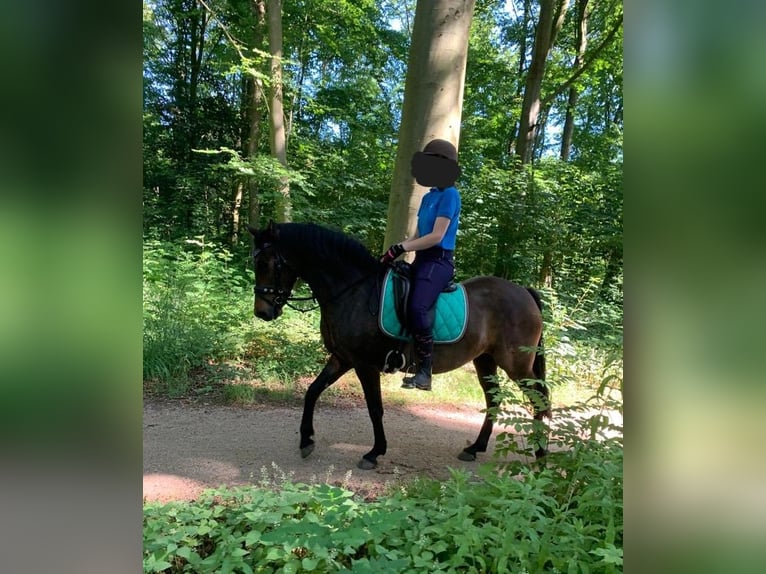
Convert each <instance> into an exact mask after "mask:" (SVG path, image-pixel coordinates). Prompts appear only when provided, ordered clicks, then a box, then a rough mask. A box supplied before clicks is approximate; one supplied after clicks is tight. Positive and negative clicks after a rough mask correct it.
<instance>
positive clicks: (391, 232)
mask: <svg viewBox="0 0 766 574" xmlns="http://www.w3.org/2000/svg"><path fill="white" fill-rule="evenodd" d="M474 5H475V0H434V1H428V0H418V3H417V7H416V9H415V22H414V24H413V31H412V44H411V46H410V54H409V58H408V63H407V77H406V80H405V88H404V103H403V105H402V123H401V126H400V127H399V145H398V149H397V154H396V162H395V164H394V174H393V177H392V180H391V194H390V197H389V204H388V225H387V227H386V235H385V240H384V245H383V247H382V249H385V248H386V247H388V245H390V244H391V243H397V242H399V241H402V240H404V239H406V238H408V237H412V236H413V235H414V233H415V231H416V226H417V211H418V207H419V205H420V200H421V198H422V197H423V195H424V194H425V193H426V191H427V189H426V188H425V187H422V186H420V185H418V184H417V183H416V182H415V179H414V178H413V177H412V173H411V166H410V162H411V160H412V155H413V154H414V153H415V152H416V151H420V150H422V149H423V147H424V146H425V144H426V143H428V142H429V141H430V140H432V139H434V138H440V139H445V140H449V141H450V142H452V143H453V144H454V145H455V147H456V148H457V147H458V144H459V141H460V117H461V113H462V107H463V89H464V85H465V68H466V59H467V55H468V34H469V31H470V27H471V18H472V17H473V10H474Z"/></svg>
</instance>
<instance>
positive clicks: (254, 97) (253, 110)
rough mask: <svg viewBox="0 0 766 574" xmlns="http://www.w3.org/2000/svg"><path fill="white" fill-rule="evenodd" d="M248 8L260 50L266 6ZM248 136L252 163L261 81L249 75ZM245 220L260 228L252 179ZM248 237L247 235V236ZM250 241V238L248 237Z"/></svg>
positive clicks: (260, 2)
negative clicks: (251, 15)
mask: <svg viewBox="0 0 766 574" xmlns="http://www.w3.org/2000/svg"><path fill="white" fill-rule="evenodd" d="M250 8H251V10H252V12H253V21H254V24H253V35H252V39H253V40H252V41H253V48H255V49H256V50H260V49H261V48H262V47H263V36H264V28H265V26H266V4H265V3H264V0H252V1H251V3H250ZM248 95H249V99H248V106H249V109H248V114H247V117H248V136H247V148H246V150H245V157H246V158H247V159H248V160H249V161H253V160H254V159H255V157H256V155H257V153H258V141H259V139H260V136H261V122H262V121H263V111H262V110H263V81H262V80H261V79H260V78H259V77H258V76H257V75H256V74H251V75H250V76H249V78H248ZM247 198H248V206H247V218H248V223H249V224H250V225H252V226H253V227H256V228H258V227H260V219H261V204H260V201H259V198H258V183H257V182H256V181H255V178H254V177H252V176H251V177H248V178H247ZM248 235H249V234H248ZM250 240H251V241H252V236H250Z"/></svg>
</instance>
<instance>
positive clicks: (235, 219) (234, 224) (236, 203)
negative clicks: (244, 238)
mask: <svg viewBox="0 0 766 574" xmlns="http://www.w3.org/2000/svg"><path fill="white" fill-rule="evenodd" d="M244 187H245V185H244V182H243V181H242V180H241V179H240V180H238V181H237V187H236V188H235V189H234V198H233V199H232V202H231V231H230V235H229V243H230V245H231V246H232V247H236V246H237V244H238V243H239V210H240V208H241V207H242V196H243V193H244Z"/></svg>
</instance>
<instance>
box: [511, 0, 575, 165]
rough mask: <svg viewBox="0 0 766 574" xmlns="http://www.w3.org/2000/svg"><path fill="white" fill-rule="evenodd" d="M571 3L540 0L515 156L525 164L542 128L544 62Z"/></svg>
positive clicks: (558, 0) (556, 0)
mask: <svg viewBox="0 0 766 574" xmlns="http://www.w3.org/2000/svg"><path fill="white" fill-rule="evenodd" d="M568 4H569V2H568V0H540V14H539V17H538V21H537V27H536V29H535V42H534V46H533V47H532V61H531V63H530V65H529V70H528V71H527V80H526V85H525V87H524V100H523V102H522V104H521V118H520V120H519V135H518V138H516V150H515V151H516V156H517V157H518V158H519V160H520V161H521V163H522V164H527V163H529V162H531V161H532V153H533V151H534V144H535V138H536V136H537V133H538V131H539V128H540V125H539V123H538V120H539V117H540V112H541V97H540V94H541V91H542V85H543V78H544V77H545V66H546V63H547V62H548V55H549V54H550V51H551V48H552V47H553V43H554V42H555V41H556V36H557V35H558V32H559V30H560V29H561V25H562V24H563V23H564V17H565V16H566V11H567V6H568Z"/></svg>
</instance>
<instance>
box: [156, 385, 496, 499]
mask: <svg viewBox="0 0 766 574" xmlns="http://www.w3.org/2000/svg"><path fill="white" fill-rule="evenodd" d="M301 411H302V409H301V408H300V407H297V406H276V407H275V406H273V405H253V406H226V405H220V404H214V403H209V404H205V403H204V402H187V401H170V400H158V399H147V400H145V401H144V419H143V455H144V467H143V472H144V475H143V494H144V500H145V501H162V502H164V501H169V500H192V499H194V498H196V497H197V496H199V494H200V493H201V492H202V491H203V490H204V489H207V488H218V487H220V486H224V485H225V486H239V485H260V484H265V483H268V484H279V483H280V482H283V481H285V480H289V481H291V482H294V483H305V484H316V483H322V482H326V483H329V484H335V485H343V486H345V487H347V488H349V489H351V490H354V491H355V492H357V493H359V494H361V495H362V496H365V497H368V498H371V497H375V496H377V495H379V494H381V493H383V492H384V491H385V490H386V489H387V488H388V487H390V486H395V485H397V484H400V483H401V482H402V481H405V480H408V479H410V478H413V477H415V476H423V477H432V478H437V479H438V478H446V477H448V476H449V469H450V468H462V469H467V470H472V469H475V468H476V465H477V463H470V462H462V461H460V460H458V458H457V455H458V454H459V453H460V451H461V450H462V449H463V448H464V447H465V446H467V445H469V444H471V443H472V442H473V441H474V440H475V439H476V436H477V434H478V432H479V429H480V427H481V424H482V421H483V418H484V415H483V414H482V413H480V412H479V411H478V410H477V409H476V408H475V407H472V408H470V409H467V408H457V407H454V406H433V405H428V406H424V405H413V406H408V407H399V406H397V407H387V408H386V411H385V415H384V417H383V421H384V424H385V430H386V438H387V441H388V452H387V453H386V455H385V456H382V457H380V458H379V459H378V467H377V468H376V469H374V470H368V471H364V470H360V469H358V468H357V467H356V463H357V462H358V461H359V459H360V458H361V457H362V455H363V454H364V453H366V452H367V451H368V450H369V449H370V448H371V447H372V442H373V436H372V425H371V423H370V418H369V415H368V414H367V409H366V408H365V407H364V406H363V405H354V406H348V407H338V406H326V407H323V406H322V405H321V403H320V404H319V405H318V406H317V409H316V411H315V414H314V429H315V431H316V434H315V436H314V440H315V442H316V448H315V450H314V452H313V453H312V454H311V455H310V456H309V457H307V458H305V459H303V458H301V455H300V451H299V449H298V441H299V435H298V427H299V425H300V419H301ZM497 432H498V431H497V430H496V431H495V433H494V434H493V437H492V439H491V440H490V444H489V450H488V453H487V454H483V455H482V454H480V455H479V460H478V462H479V463H481V462H485V461H488V460H489V459H490V455H491V452H492V450H493V448H494V444H495V435H496V434H497Z"/></svg>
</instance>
